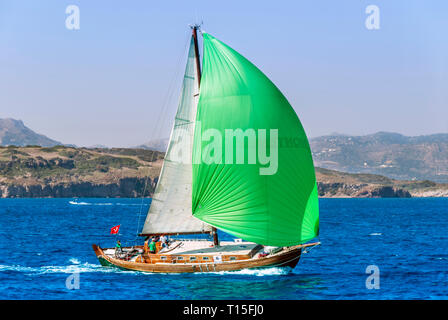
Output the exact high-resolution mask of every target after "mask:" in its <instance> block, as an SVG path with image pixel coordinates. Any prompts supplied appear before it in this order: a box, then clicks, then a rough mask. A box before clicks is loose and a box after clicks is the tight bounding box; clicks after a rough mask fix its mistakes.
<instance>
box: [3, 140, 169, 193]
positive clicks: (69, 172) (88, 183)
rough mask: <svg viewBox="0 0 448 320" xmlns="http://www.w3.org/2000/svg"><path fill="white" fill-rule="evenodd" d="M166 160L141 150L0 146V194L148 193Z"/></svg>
mask: <svg viewBox="0 0 448 320" xmlns="http://www.w3.org/2000/svg"><path fill="white" fill-rule="evenodd" d="M162 159H163V154H162V153H160V152H154V151H151V150H142V149H121V148H111V149H100V148H94V149H87V148H73V147H67V146H54V147H48V148H46V147H39V146H28V147H14V146H12V147H11V146H10V147H0V198H11V197H13V198H14V197H31V198H33V197H139V196H141V195H142V194H145V195H146V196H148V195H150V194H151V193H152V192H153V190H154V186H155V182H156V181H157V177H158V175H159V172H160V168H161V164H162Z"/></svg>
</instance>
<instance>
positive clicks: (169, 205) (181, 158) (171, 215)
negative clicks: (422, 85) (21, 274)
mask: <svg viewBox="0 0 448 320" xmlns="http://www.w3.org/2000/svg"><path fill="white" fill-rule="evenodd" d="M198 100H199V86H198V81H197V70H196V63H195V49H194V40H193V38H191V42H190V49H189V51H188V60H187V66H186V69H185V75H184V79H183V84H182V92H181V97H180V101H179V106H178V109H177V113H176V118H175V121H174V126H173V129H172V131H171V137H170V141H169V143H168V148H167V152H166V155H165V161H164V163H163V166H162V171H161V173H160V176H159V181H158V183H157V187H156V190H155V193H154V196H153V198H152V202H151V207H150V208H149V211H148V215H147V217H146V220H145V225H144V226H143V230H142V234H143V235H145V234H161V233H167V234H172V233H195V232H210V231H211V230H212V227H211V226H210V225H208V224H206V223H204V222H202V221H201V220H199V219H197V218H195V217H193V215H192V211H191V200H192V196H191V194H192V148H193V135H194V128H195V120H196V110H197V104H198Z"/></svg>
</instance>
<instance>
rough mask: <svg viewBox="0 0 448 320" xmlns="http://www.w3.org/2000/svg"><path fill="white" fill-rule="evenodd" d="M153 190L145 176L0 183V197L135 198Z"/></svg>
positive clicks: (149, 193)
mask: <svg viewBox="0 0 448 320" xmlns="http://www.w3.org/2000/svg"><path fill="white" fill-rule="evenodd" d="M145 184H146V187H145ZM153 192H154V181H153V180H151V179H146V178H123V179H119V180H118V182H116V183H95V182H72V183H57V184H47V185H41V184H32V185H28V184H25V185H15V184H9V185H0V198H75V197H79V198H88V197H92V198H137V197H142V196H145V197H149V196H151V195H152V193H153Z"/></svg>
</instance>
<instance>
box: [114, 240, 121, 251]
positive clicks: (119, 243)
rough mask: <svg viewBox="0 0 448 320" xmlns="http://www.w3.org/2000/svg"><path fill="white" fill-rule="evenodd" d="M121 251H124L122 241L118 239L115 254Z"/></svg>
mask: <svg viewBox="0 0 448 320" xmlns="http://www.w3.org/2000/svg"><path fill="white" fill-rule="evenodd" d="M121 252H122V248H121V242H120V240H117V244H116V245H115V255H117V254H119V253H121Z"/></svg>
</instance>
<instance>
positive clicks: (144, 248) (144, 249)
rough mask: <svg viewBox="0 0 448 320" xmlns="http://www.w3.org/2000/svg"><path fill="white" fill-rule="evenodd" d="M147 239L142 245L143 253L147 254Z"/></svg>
mask: <svg viewBox="0 0 448 320" xmlns="http://www.w3.org/2000/svg"><path fill="white" fill-rule="evenodd" d="M148 240H149V239H148V238H146V240H145V244H144V245H143V251H144V252H145V253H148Z"/></svg>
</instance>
